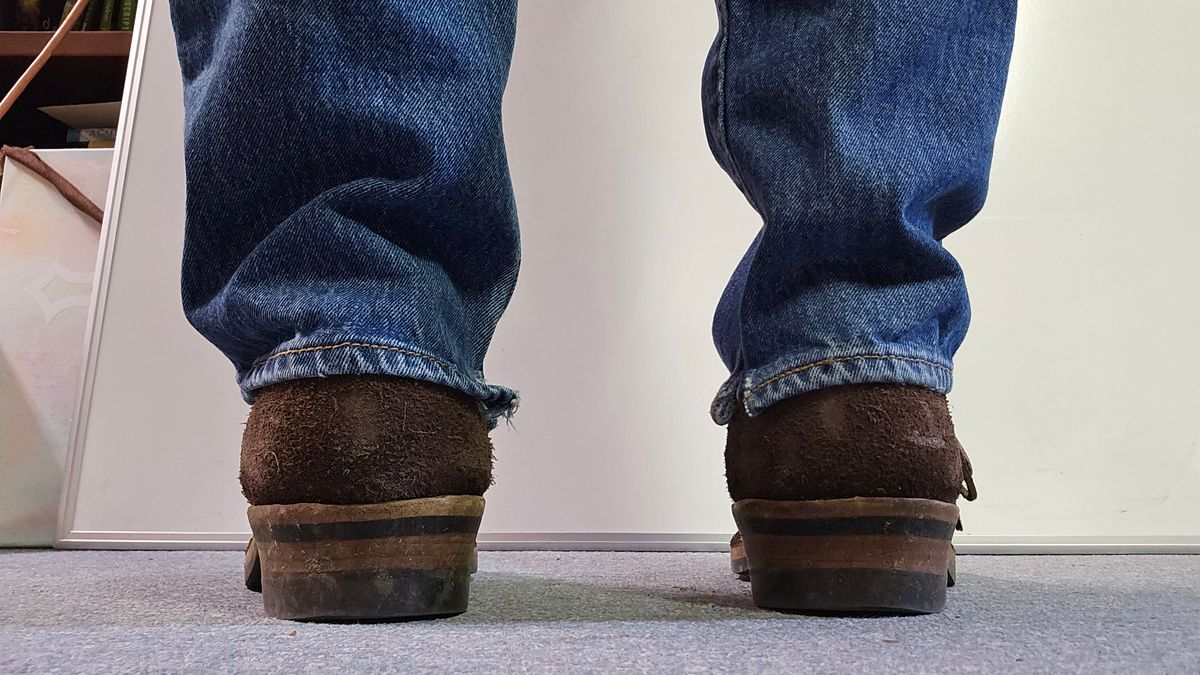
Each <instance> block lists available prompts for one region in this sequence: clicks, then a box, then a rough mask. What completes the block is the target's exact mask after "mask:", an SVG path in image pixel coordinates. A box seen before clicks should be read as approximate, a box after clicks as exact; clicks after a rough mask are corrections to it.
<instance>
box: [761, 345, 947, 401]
mask: <svg viewBox="0 0 1200 675" xmlns="http://www.w3.org/2000/svg"><path fill="white" fill-rule="evenodd" d="M865 359H876V360H889V361H910V362H912V363H920V364H924V365H926V366H933V367H934V368H938V369H940V370H944V371H946V372H947V373H951V372H954V371H952V370H951V369H949V368H947V367H946V366H943V365H942V364H940V363H934V362H933V361H929V360H926V359H918V358H914V357H911V356H889V355H887V354H859V355H858V356H842V357H838V358H835V359H825V360H823V361H814V362H812V363H806V364H804V365H803V366H798V367H796V368H792V369H791V370H785V371H783V372H782V373H779V374H778V375H775V376H774V377H772V378H770V379H768V380H764V381H763V382H760V383H759V384H758V385H757V386H756V387H754V388H753V389H751V390H750V393H751V394H754V393H756V392H758V391H760V390H762V389H763V388H764V387H766V386H767V385H770V384H772V383H774V382H778V381H779V380H782V379H783V378H785V377H787V376H789V375H795V374H796V373H803V372H804V371H806V370H811V369H812V368H819V367H821V366H829V365H833V364H835V363H845V362H847V361H861V360H865Z"/></svg>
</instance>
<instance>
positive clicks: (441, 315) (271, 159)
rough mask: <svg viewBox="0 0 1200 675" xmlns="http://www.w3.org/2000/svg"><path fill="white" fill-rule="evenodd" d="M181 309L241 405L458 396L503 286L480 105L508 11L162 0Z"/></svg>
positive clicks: (513, 224)
mask: <svg viewBox="0 0 1200 675" xmlns="http://www.w3.org/2000/svg"><path fill="white" fill-rule="evenodd" d="M171 11H172V19H173V23H174V27H175V33H176V38H177V40H178V52H179V60H180V63H181V65H182V66H183V77H184V108H185V115H186V117H185V136H184V137H185V158H186V173H187V195H188V196H187V224H186V233H187V234H186V244H185V250H184V256H183V304H184V309H185V311H186V314H187V317H188V319H189V320H190V321H191V323H192V325H193V326H195V327H196V328H197V329H198V330H199V331H200V333H201V334H203V335H204V336H205V337H206V338H207V339H208V340H210V341H211V342H212V343H213V344H214V345H216V346H217V347H218V348H219V349H220V350H221V351H222V352H224V353H225V355H226V356H228V357H229V359H230V360H231V361H233V364H234V366H235V367H236V369H237V376H238V381H239V383H240V385H241V388H242V391H243V395H244V396H245V398H246V399H247V400H248V401H249V400H251V399H252V397H253V392H254V390H255V389H258V388H260V387H264V386H266V385H270V384H274V383H277V382H281V381H285V380H292V379H299V378H310V377H318V376H325V375H338V374H381V375H403V376H406V377H411V378H416V379H421V380H427V381H430V382H435V383H438V384H443V385H446V386H449V387H453V388H455V389H459V390H461V391H463V392H466V393H467V394H469V395H471V396H473V397H475V398H476V399H478V400H479V401H480V403H481V405H482V406H483V409H484V410H485V412H486V413H487V414H488V416H489V418H491V419H492V420H493V421H494V420H495V419H496V418H497V417H498V416H500V415H503V414H506V413H507V412H509V411H510V410H511V408H512V407H513V405H514V403H515V401H516V392H514V391H512V390H511V389H506V388H503V387H498V386H494V385H491V384H488V383H487V382H486V381H485V379H484V375H483V359H484V355H485V353H486V351H487V347H488V343H489V342H490V340H491V338H492V333H493V331H494V329H495V326H496V322H497V321H498V320H499V318H500V315H501V313H502V312H503V311H504V308H505V307H506V306H507V304H508V300H509V297H510V296H511V295H512V291H513V286H514V285H515V283H516V278H517V266H518V261H519V239H518V235H517V220H516V211H515V208H514V200H513V195H512V187H511V185H510V181H509V174H508V165H507V160H506V157H505V151H504V141H503V137H502V134H501V126H500V99H501V95H502V93H503V91H504V86H505V83H506V81H507V78H508V67H509V60H510V55H511V53H512V46H513V37H514V33H515V30H516V2H515V0H437V1H436V2H431V1H430V0H338V1H337V2H307V3H299V4H298V3H293V2H284V1H283V0H172V2H171Z"/></svg>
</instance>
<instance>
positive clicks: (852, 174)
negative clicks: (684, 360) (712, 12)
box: [171, 0, 1016, 423]
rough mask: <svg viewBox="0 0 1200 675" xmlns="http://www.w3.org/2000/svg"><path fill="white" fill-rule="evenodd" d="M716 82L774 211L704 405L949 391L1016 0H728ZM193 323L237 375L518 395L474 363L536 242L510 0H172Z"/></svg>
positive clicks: (718, 119) (751, 172)
mask: <svg viewBox="0 0 1200 675" xmlns="http://www.w3.org/2000/svg"><path fill="white" fill-rule="evenodd" d="M717 5H718V11H719V14H720V20H721V21H720V23H721V29H720V32H719V34H718V36H717V39H716V42H715V43H714V45H713V48H712V51H711V53H710V55H709V59H708V63H707V65H706V67H705V73H704V78H703V92H702V101H703V107H704V115H705V121H706V124H707V129H708V137H709V143H710V145H711V147H712V150H713V153H714V154H715V155H716V157H717V160H718V161H719V162H720V163H721V165H722V166H723V167H724V168H725V170H726V171H727V172H728V173H729V175H730V176H731V177H732V178H733V180H734V181H735V182H736V183H737V185H738V186H739V187H740V188H741V190H742V192H743V193H745V195H746V197H747V199H749V200H750V202H751V204H752V205H753V206H754V207H755V208H756V209H757V210H758V212H759V213H760V214H761V215H762V218H763V227H762V230H761V231H760V232H759V234H758V236H757V237H756V238H755V240H754V243H753V244H752V245H751V247H750V250H749V251H747V253H746V255H745V257H744V258H743V259H742V262H741V263H740V264H739V265H738V267H737V269H736V270H735V271H734V273H733V278H732V279H731V281H730V282H729V286H728V287H727V289H726V291H725V293H724V295H723V297H722V298H721V300H720V303H719V305H718V307H717V312H716V319H715V321H714V324H713V336H714V339H715V341H716V345H717V350H718V352H719V353H720V355H721V357H722V358H723V359H724V361H725V363H726V365H727V366H728V367H729V370H730V372H731V373H732V374H731V376H730V378H729V379H728V380H727V381H726V382H725V384H724V385H723V386H721V388H720V391H719V392H718V394H717V397H716V400H715V401H714V403H713V407H712V414H713V417H714V419H715V420H716V421H717V422H718V423H724V422H727V421H728V420H729V418H730V415H731V414H732V410H733V406H734V405H738V404H740V405H743V406H745V409H746V410H747V411H748V412H749V413H750V414H757V413H758V412H760V411H762V410H763V409H765V408H766V407H768V406H770V405H772V404H773V403H775V402H777V401H780V400H782V399H784V398H787V397H789V396H795V395H797V394H801V393H804V392H807V391H811V390H814V389H818V388H822V387H829V386H834V385H840V384H852V383H865V382H896V383H907V384H913V385H920V386H925V387H929V388H931V389H935V390H937V391H941V392H945V391H947V390H949V388H950V384H951V365H952V358H953V356H954V353H955V351H956V350H957V348H958V346H959V344H960V343H961V342H962V339H963V336H964V334H965V333H966V330H967V324H968V320H969V305H968V302H967V292H966V286H965V284H964V281H963V275H962V270H961V269H960V268H959V265H958V263H957V262H956V261H955V260H954V257H953V256H951V255H950V253H949V252H947V251H946V249H945V248H943V246H942V243H941V240H942V238H943V237H945V236H946V235H948V234H949V233H951V232H953V231H954V230H956V229H958V228H959V227H961V226H962V225H964V224H965V223H966V222H967V221H968V220H970V219H971V218H972V217H973V216H974V215H975V214H976V213H977V212H978V211H979V209H980V208H981V207H982V205H983V200H984V195H985V193H986V188H987V176H988V169H989V164H990V161H991V153H992V145H993V141H994V137H995V131H996V122H997V118H998V116H999V110H1000V101H1001V97H1002V94H1003V89H1004V82H1005V77H1006V71H1007V67H1008V59H1009V52H1010V50H1011V44H1012V36H1013V23H1014V17H1015V11H1016V2H1015V0H836V1H835V0H805V1H802V0H718V2H717ZM171 10H172V18H173V22H174V26H175V32H176V37H177V39H178V52H179V59H180V63H181V65H182V67H183V77H184V99H185V101H184V102H185V110H186V122H185V156H186V169H187V190H188V197H187V224H186V227H187V236H186V244H185V250H184V261H183V302H184V309H185V311H186V313H187V316H188V319H189V320H190V321H191V322H192V324H193V325H194V326H195V327H196V328H197V330H199V331H200V333H202V334H203V335H204V336H205V337H206V338H207V339H208V340H210V341H211V342H212V343H213V344H214V345H216V346H217V347H218V348H219V349H220V350H221V351H222V352H224V353H225V355H226V356H228V357H229V359H230V360H231V361H232V362H233V364H234V366H235V368H236V371H237V377H238V382H239V384H240V386H241V389H242V392H243V395H244V396H245V397H246V399H247V400H252V399H253V395H254V391H255V390H256V389H259V388H261V387H264V386H267V385H270V384H273V383H277V382H282V381H286V380H292V379H299V378H310V377H320V376H325V375H338V374H383V375H396V376H403V377H409V378H415V379H420V380H426V381H429V382H435V383H438V384H443V385H446V386H449V387H453V388H455V389H458V390H460V391H463V392H465V393H467V394H469V395H471V396H472V397H474V398H476V399H477V400H478V401H479V402H480V407H481V410H482V411H484V413H485V414H486V415H487V416H488V418H489V419H490V420H491V421H493V422H494V421H495V420H496V419H497V418H499V417H501V416H504V415H507V414H510V413H511V411H512V410H513V409H514V407H515V405H516V402H517V394H516V392H515V391H513V390H512V389H509V388H506V387H501V386H497V385H494V384H490V383H488V382H487V381H486V380H485V378H484V374H483V360H484V356H485V354H486V352H487V348H488V343H489V342H490V340H491V337H492V334H493V331H494V329H495V326H496V322H497V321H498V320H499V318H500V315H501V314H502V312H503V311H504V309H505V307H506V305H507V304H508V300H509V298H510V296H511V295H512V292H513V288H514V285H515V283H516V277H517V268H518V265H519V260H520V251H519V236H518V232H517V219H516V212H515V208H514V200H513V195H512V189H511V185H510V180H509V174H508V167H507V163H506V159H505V150H504V141H503V136H502V131H501V122H500V103H501V97H502V94H503V91H504V86H505V82H506V79H507V74H508V67H509V61H510V56H511V52H512V46H513V39H514V29H515V15H516V2H515V0H339V1H338V2H316V3H306V4H305V5H304V6H303V8H302V9H297V8H296V6H295V5H294V4H292V3H287V2H283V1H282V0H205V1H204V2H199V1H194V0H172V2H171Z"/></svg>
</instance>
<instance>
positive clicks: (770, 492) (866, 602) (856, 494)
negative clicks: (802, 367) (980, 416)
mask: <svg viewBox="0 0 1200 675" xmlns="http://www.w3.org/2000/svg"><path fill="white" fill-rule="evenodd" d="M728 434H729V435H728V441H727V444H726V450H725V467H726V477H727V478H728V482H729V493H730V496H732V497H733V499H734V505H733V512H734V518H735V520H736V521H737V524H738V534H737V535H735V536H734V540H733V542H732V545H731V551H732V556H731V564H732V565H733V568H734V571H735V572H739V573H745V572H748V575H749V580H750V584H751V588H752V592H753V595H754V602H755V604H756V605H758V606H759V607H764V608H772V609H781V610H792V611H812V612H849V613H857V612H865V613H932V612H939V611H941V610H942V608H943V607H944V606H945V602H946V587H947V585H949V584H952V583H953V564H954V549H953V547H952V546H951V537H952V536H953V534H954V530H955V528H956V526H957V524H958V522H959V517H958V507H957V506H956V505H955V502H956V500H957V498H958V497H959V495H960V494H961V495H963V496H966V497H967V498H968V499H974V497H975V488H974V483H973V480H972V477H971V466H970V462H969V461H968V460H967V458H966V454H965V453H964V452H963V450H962V446H960V445H959V443H958V440H957V438H955V436H954V426H953V424H952V423H951V421H950V411H949V409H948V407H947V405H946V398H945V397H944V396H942V395H941V394H938V393H936V392H934V391H931V390H929V389H925V388H922V387H912V386H904V385H891V384H865V385H847V386H840V387H832V388H828V389H820V390H817V391H813V392H810V393H807V394H803V395H800V396H796V397H793V398H788V399H785V400H783V401H781V402H779V403H777V404H775V405H773V406H771V407H770V408H768V409H767V410H765V411H763V412H762V414H760V415H758V416H756V417H749V416H748V415H746V413H745V412H744V411H739V413H738V414H737V415H736V416H735V417H734V418H733V420H732V421H731V422H730V424H729V432H728ZM964 483H965V486H964Z"/></svg>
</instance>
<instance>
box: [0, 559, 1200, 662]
mask: <svg viewBox="0 0 1200 675" xmlns="http://www.w3.org/2000/svg"><path fill="white" fill-rule="evenodd" d="M240 564H241V555H240V554H238V553H234V552H110V551H98V552H85V551H0V672H5V673H8V672H88V673H101V672H147V671H149V672H204V673H215V672H288V673H290V672H304V671H314V672H346V671H403V672H459V671H495V672H560V673H577V672H647V671H650V672H709V671H730V672H872V671H874V672H878V673H916V672H988V673H997V672H1000V673H1006V672H1087V673H1097V672H1138V673H1154V672H1164V673H1197V672H1200V556H1053V557H1051V556H1043V557H1035V556H963V557H961V558H960V559H959V576H960V583H959V585H958V586H957V587H955V588H952V589H950V601H949V602H950V604H949V606H948V608H947V610H946V612H945V613H943V614H940V615H936V616H923V617H903V618H900V617H892V618H829V617H809V616H793V615H783V614H776V613H772V612H766V611H761V610H757V609H755V608H754V607H753V605H752V604H751V602H750V597H749V592H750V589H749V587H748V586H747V585H746V584H744V583H742V582H739V581H737V580H736V579H735V578H734V577H732V576H731V575H730V574H729V573H728V572H727V567H726V558H725V556H724V555H721V554H714V553H555V552H542V553H508V552H504V553H502V552H485V553H481V554H480V570H479V574H477V575H476V577H475V582H474V585H473V587H472V605H471V609H470V611H469V612H467V613H466V614H463V615H461V616H459V617H456V618H452V619H441V620H437V621H419V622H409V623H400V624H363V625H350V624H342V625H319V624H300V623H289V622H284V621H274V620H269V619H266V618H264V617H263V615H262V607H261V600H260V596H258V595H257V594H254V593H251V592H249V591H246V590H245V589H244V588H243V587H242V585H241V579H240V577H239V574H240Z"/></svg>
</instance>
